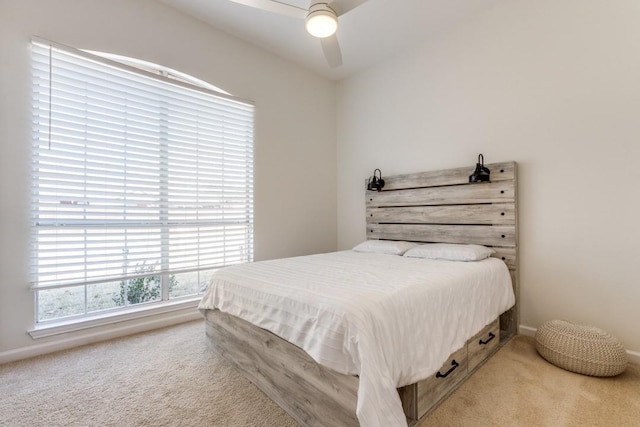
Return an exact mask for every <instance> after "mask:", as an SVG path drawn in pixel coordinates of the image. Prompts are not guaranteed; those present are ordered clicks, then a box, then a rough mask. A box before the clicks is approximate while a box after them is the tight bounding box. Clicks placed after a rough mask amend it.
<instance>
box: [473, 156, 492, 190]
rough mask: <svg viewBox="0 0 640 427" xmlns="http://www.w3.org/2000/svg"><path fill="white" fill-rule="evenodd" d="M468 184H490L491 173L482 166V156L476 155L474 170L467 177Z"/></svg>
mask: <svg viewBox="0 0 640 427" xmlns="http://www.w3.org/2000/svg"><path fill="white" fill-rule="evenodd" d="M469 182H472V183H473V182H491V171H490V170H489V168H488V167H486V166H485V165H484V156H483V155H482V154H479V155H478V163H476V170H475V171H474V172H473V173H472V174H471V175H469Z"/></svg>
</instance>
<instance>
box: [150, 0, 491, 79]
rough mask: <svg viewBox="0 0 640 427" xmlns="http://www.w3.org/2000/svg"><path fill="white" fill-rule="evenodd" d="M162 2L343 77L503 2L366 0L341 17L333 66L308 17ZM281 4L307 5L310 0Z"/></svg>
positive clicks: (205, 1) (221, 1) (224, 0)
mask: <svg viewBox="0 0 640 427" xmlns="http://www.w3.org/2000/svg"><path fill="white" fill-rule="evenodd" d="M160 1H161V2H163V3H165V4H167V5H169V6H171V7H173V8H175V9H177V10H179V11H182V12H184V13H186V14H189V15H191V16H193V17H195V18H197V19H199V20H201V21H203V22H205V23H207V24H209V25H211V26H212V27H214V28H216V29H219V30H221V31H224V32H226V33H228V34H230V35H232V36H235V37H237V38H239V39H242V40H245V41H247V42H249V43H251V44H253V45H255V46H258V47H260V48H262V49H265V50H267V51H269V52H271V53H273V54H275V55H277V56H280V57H281V58H284V59H286V60H288V61H291V62H294V63H297V64H299V65H301V66H303V67H305V68H307V69H310V70H312V71H314V72H315V73H317V74H320V75H322V76H325V77H327V78H329V79H333V80H340V79H343V78H346V77H349V76H351V75H353V74H355V73H357V72H358V71H360V70H363V69H365V68H367V67H370V66H372V65H374V64H376V63H378V62H380V61H382V60H384V59H386V58H389V57H392V56H394V55H396V54H398V53H399V52H401V51H403V50H406V49H410V48H411V47H413V46H416V45H418V44H420V43H422V42H424V41H425V40H427V39H428V38H429V37H433V36H434V34H436V33H437V32H440V31H443V30H446V29H447V28H449V27H452V26H455V25H458V24H459V23H462V22H464V21H465V20H467V19H472V17H473V16H474V15H475V14H477V13H479V12H480V11H481V10H484V9H487V8H490V7H492V6H493V5H494V4H495V3H497V2H498V1H501V0H368V1H367V2H365V3H364V4H362V5H360V6H358V7H357V8H355V9H353V10H351V11H349V12H347V13H346V14H344V15H342V16H341V17H340V18H339V27H338V32H337V37H338V40H339V43H340V48H341V49H342V58H343V65H342V66H340V67H338V68H333V69H332V68H330V67H329V66H328V65H327V63H326V60H325V58H324V56H323V53H322V48H321V47H320V42H319V40H318V39H316V38H314V37H312V36H311V35H309V34H308V33H307V32H306V31H305V28H304V20H300V19H297V18H293V17H289V16H284V15H278V14H275V13H271V12H266V11H263V10H260V9H255V8H252V7H248V6H244V5H241V4H238V3H234V2H232V1H230V0H160ZM281 2H283V3H289V4H292V5H295V6H298V7H302V8H305V9H306V8H308V7H309V0H281Z"/></svg>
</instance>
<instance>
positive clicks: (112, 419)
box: [0, 321, 640, 427]
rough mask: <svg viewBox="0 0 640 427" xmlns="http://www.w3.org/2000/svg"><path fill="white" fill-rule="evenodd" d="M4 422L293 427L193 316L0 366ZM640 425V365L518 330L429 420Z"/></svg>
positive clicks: (431, 423) (0, 418) (457, 423)
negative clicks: (607, 361)
mask: <svg viewBox="0 0 640 427" xmlns="http://www.w3.org/2000/svg"><path fill="white" fill-rule="evenodd" d="M0 425H1V426H11V427H12V426H278V427H280V426H282V427H287V426H295V425H296V422H295V421H294V420H293V419H292V418H291V417H289V416H288V415H287V414H286V413H285V412H284V411H282V410H281V409H280V408H279V407H278V406H277V405H276V404H274V403H273V402H272V401H271V400H270V399H269V398H267V397H266V396H265V395H264V394H262V393H261V392H260V391H259V390H258V389H257V388H256V387H255V386H253V384H251V383H250V382H249V381H247V380H246V379H244V377H243V376H242V375H241V374H239V373H238V372H237V371H235V370H234V368H233V367H232V366H231V365H229V364H228V363H227V362H226V361H224V360H223V359H222V358H220V357H218V356H217V355H215V354H214V353H213V352H212V350H211V349H210V348H209V347H208V346H207V344H206V338H205V334H204V322H202V321H195V322H189V323H185V324H182V325H177V326H173V327H170V328H165V329H161V330H157V331H153V332H148V333H144V334H139V335H134V336H131V337H127V338H121V339H116V340H111V341H107V342H104V343H98V344H92V345H89V346H84V347H80V348H77V349H73V350H69V351H65V352H60V353H55V354H52V355H47V356H42V357H37V358H33V359H29V360H24V361H20V362H14V363H9V364H5V365H0ZM426 426H581V427H582V426H640V368H639V367H638V366H631V367H630V368H629V369H627V371H626V372H625V373H624V374H622V375H620V376H618V377H615V378H592V377H586V376H582V375H578V374H573V373H570V372H566V371H563V370H562V369H559V368H557V367H555V366H553V365H550V364H549V363H547V362H545V361H544V360H543V359H541V358H540V357H539V356H538V355H537V353H536V351H535V349H534V347H533V341H532V339H531V338H528V337H522V336H518V337H516V338H514V339H513V340H511V341H510V342H509V343H508V344H507V345H506V346H505V347H503V348H502V349H501V350H500V351H499V352H498V353H497V354H496V356H494V357H493V358H492V359H491V360H490V361H489V362H488V363H487V364H485V365H484V366H483V367H482V368H481V369H480V370H479V371H478V372H477V373H476V374H475V375H474V376H473V377H472V378H471V379H470V380H469V381H467V382H466V383H465V384H464V385H463V386H462V387H461V388H460V389H459V390H458V391H456V393H454V394H453V395H452V396H451V397H450V398H449V399H448V400H447V401H446V402H444V403H443V404H442V405H441V406H440V407H438V408H437V409H436V410H435V411H434V412H433V413H432V414H430V415H429V416H428V418H427V419H426V420H425V421H424V422H423V423H422V424H421V427H426Z"/></svg>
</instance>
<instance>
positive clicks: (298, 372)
mask: <svg viewBox="0 0 640 427" xmlns="http://www.w3.org/2000/svg"><path fill="white" fill-rule="evenodd" d="M486 166H487V167H489V168H490V170H491V182H490V183H476V184H469V183H468V177H469V175H470V174H471V173H472V172H473V169H474V168H473V167H471V166H470V167H464V168H457V169H447V170H441V171H434V172H422V173H415V174H408V175H396V176H389V177H386V176H385V177H384V179H385V187H384V188H383V191H381V192H374V191H366V194H365V196H366V217H367V233H366V234H367V238H368V239H385V240H408V241H415V242H441V243H474V244H480V245H485V246H490V247H493V249H494V250H495V251H496V253H495V254H494V255H493V256H495V257H498V258H501V259H502V260H503V261H504V262H505V263H506V264H507V267H508V268H509V270H510V273H511V279H512V282H513V287H514V293H515V295H516V305H515V306H514V307H513V308H511V309H510V310H508V311H506V312H505V313H503V314H502V315H501V316H500V317H499V321H498V319H496V321H494V322H492V323H491V324H490V325H487V327H485V329H483V330H482V331H480V332H479V333H478V334H477V335H475V336H474V337H472V338H470V339H469V341H467V344H466V345H465V346H464V347H463V348H461V349H460V350H458V351H456V352H454V353H453V354H452V355H451V357H450V359H449V360H448V361H447V362H446V363H445V364H444V365H443V367H442V368H441V370H439V371H438V373H437V374H436V375H434V376H432V377H430V378H427V379H425V380H423V381H419V382H418V383H415V384H411V385H409V386H406V387H402V388H400V389H398V393H399V395H400V399H401V401H402V403H403V407H404V409H405V414H406V415H407V422H408V424H409V425H413V424H415V423H417V422H418V421H419V420H420V419H422V418H424V417H425V416H426V415H427V414H428V413H429V412H430V411H431V410H433V409H434V408H435V407H436V406H437V405H438V403H440V402H441V401H442V400H444V399H445V398H446V397H447V396H448V395H449V394H451V393H452V392H453V391H454V390H455V389H456V388H457V387H459V386H460V384H462V383H463V382H464V381H465V380H466V379H467V378H468V377H469V376H470V375H472V374H473V373H474V372H475V371H476V370H477V369H478V368H479V367H480V366H481V365H482V364H483V363H484V362H485V361H486V360H488V358H490V357H491V355H493V353H494V352H495V351H496V350H497V349H498V347H499V346H500V345H503V344H504V343H506V342H507V341H508V340H509V339H510V338H511V337H512V336H513V335H515V334H516V333H517V327H518V300H519V290H518V238H517V237H518V228H517V223H518V221H517V218H518V215H517V165H516V163H515V162H505V163H494V164H488V165H486ZM205 317H206V331H207V336H208V337H209V338H210V339H209V342H210V344H211V346H212V347H213V348H214V349H215V350H216V351H217V352H219V353H220V354H221V355H222V356H224V357H225V358H226V359H227V360H229V361H230V362H231V363H232V364H234V365H235V366H236V367H238V368H239V369H240V370H241V371H242V372H243V373H244V374H245V376H246V377H247V378H248V379H249V380H250V381H251V382H253V383H254V384H255V385H256V386H257V387H258V388H260V389H261V390H262V391H263V392H264V393H265V394H267V395H268V396H269V397H270V398H271V399H272V400H274V401H275V402H276V403H277V404H278V405H280V406H281V407H282V408H283V409H284V410H285V411H287V412H288V413H289V414H290V415H291V416H292V417H293V418H295V419H296V420H297V421H298V422H299V423H300V424H302V425H306V426H316V425H318V426H320V425H322V426H326V425H331V426H357V425H358V420H357V418H356V413H355V411H356V401H357V390H358V377H356V376H349V375H343V374H339V373H337V372H335V371H333V370H331V369H329V368H325V367H323V366H321V365H318V364H317V363H316V362H315V361H314V360H313V359H311V357H310V356H309V355H308V354H307V353H306V352H305V351H303V350H302V349H300V348H299V347H297V346H295V345H293V344H291V343H289V342H287V341H285V340H283V339H282V338H280V337H278V336H276V335H274V334H272V333H271V332H269V331H266V330H264V329H261V328H259V327H256V326H254V325H252V324H250V323H248V322H246V321H244V320H242V319H240V318H238V317H235V316H231V315H229V314H226V313H222V312H220V311H219V310H207V311H206V313H205ZM498 325H499V326H498ZM494 337H499V340H498V339H495V340H493V338H494ZM492 340H493V342H491V341H492ZM490 342H491V343H490ZM489 343H490V344H489ZM454 371H455V372H454ZM449 374H451V375H449Z"/></svg>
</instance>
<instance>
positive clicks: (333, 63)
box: [320, 34, 342, 68]
mask: <svg viewBox="0 0 640 427" xmlns="http://www.w3.org/2000/svg"><path fill="white" fill-rule="evenodd" d="M320 44H321V45H322V51H323V52H324V57H325V58H327V62H328V63H329V66H330V67H331V68H336V67H339V66H341V65H342V52H341V51H340V45H339V44H338V38H337V37H336V35H335V34H334V35H332V36H329V37H325V38H324V39H320Z"/></svg>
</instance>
